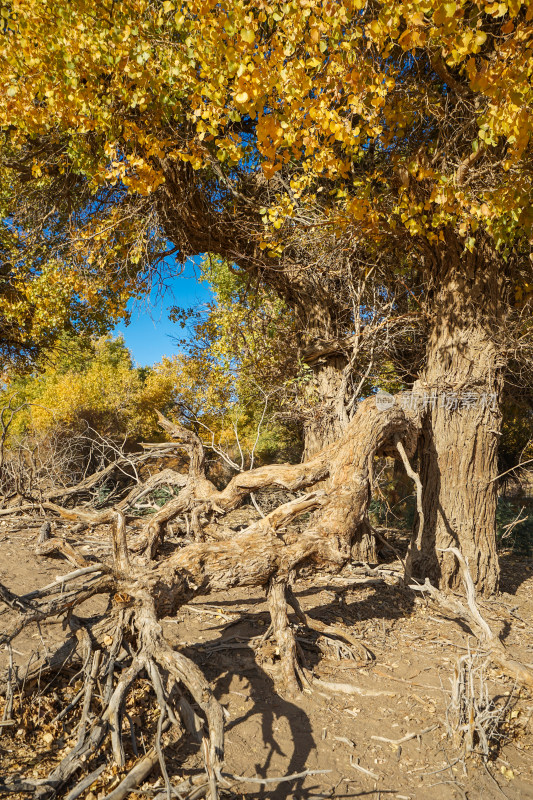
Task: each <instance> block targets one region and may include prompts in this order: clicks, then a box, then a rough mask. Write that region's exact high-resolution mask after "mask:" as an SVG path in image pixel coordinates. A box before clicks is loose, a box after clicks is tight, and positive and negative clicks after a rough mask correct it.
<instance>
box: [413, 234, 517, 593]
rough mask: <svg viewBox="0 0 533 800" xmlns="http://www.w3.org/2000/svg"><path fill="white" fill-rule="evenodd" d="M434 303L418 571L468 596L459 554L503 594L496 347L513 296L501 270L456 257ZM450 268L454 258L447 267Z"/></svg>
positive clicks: (424, 396) (422, 386) (423, 391)
mask: <svg viewBox="0 0 533 800" xmlns="http://www.w3.org/2000/svg"><path fill="white" fill-rule="evenodd" d="M445 256H446V259H447V261H446V263H445V266H444V267H443V268H442V270H441V272H440V281H439V282H440V287H439V290H438V292H437V293H436V295H435V300H434V317H433V325H432V329H431V332H430V337H429V341H428V349H427V367H426V371H425V374H424V376H423V378H422V380H420V381H419V382H418V383H417V384H416V385H415V389H414V394H415V396H416V395H418V402H419V403H423V404H425V406H426V409H427V410H426V414H425V417H424V420H423V425H422V435H421V438H420V442H419V460H420V478H421V481H422V486H423V495H422V498H423V501H422V507H423V512H424V528H423V532H422V537H421V541H420V531H418V541H417V543H416V544H415V545H414V546H413V547H412V549H411V552H410V556H409V565H408V566H409V570H410V571H411V573H412V574H413V575H414V576H415V577H420V578H425V577H429V578H430V580H431V581H432V582H434V583H437V584H438V585H439V586H440V587H441V588H448V587H452V588H455V587H458V586H459V585H460V574H459V568H458V562H457V560H456V559H455V558H454V556H453V554H451V553H442V552H440V551H441V550H443V549H445V548H448V547H451V546H454V547H458V548H459V549H460V551H461V552H462V554H463V555H464V556H465V558H467V559H468V563H469V567H470V570H471V572H472V576H473V579H474V581H475V584H476V587H477V589H478V591H480V592H483V593H484V594H491V593H493V592H494V591H495V590H496V589H497V586H498V577H499V568H498V559H497V554H496V530H495V529H496V503H497V488H496V481H495V480H494V479H495V477H496V475H497V451H498V437H499V433H500V411H499V399H500V392H501V363H500V356H499V354H498V348H497V344H496V341H495V331H496V329H497V324H498V320H499V319H500V305H501V295H502V291H503V287H502V285H501V278H500V277H499V274H498V271H497V266H498V265H497V264H496V265H495V264H494V262H490V261H489V262H488V263H487V262H486V261H485V262H484V261H483V260H481V259H480V258H479V256H478V259H477V260H476V259H475V258H474V256H473V255H472V256H468V258H466V259H464V261H462V262H460V261H459V260H458V255H457V252H456V250H453V249H452V251H451V252H449V251H448V252H447V253H446V254H445ZM443 260H444V257H443Z"/></svg>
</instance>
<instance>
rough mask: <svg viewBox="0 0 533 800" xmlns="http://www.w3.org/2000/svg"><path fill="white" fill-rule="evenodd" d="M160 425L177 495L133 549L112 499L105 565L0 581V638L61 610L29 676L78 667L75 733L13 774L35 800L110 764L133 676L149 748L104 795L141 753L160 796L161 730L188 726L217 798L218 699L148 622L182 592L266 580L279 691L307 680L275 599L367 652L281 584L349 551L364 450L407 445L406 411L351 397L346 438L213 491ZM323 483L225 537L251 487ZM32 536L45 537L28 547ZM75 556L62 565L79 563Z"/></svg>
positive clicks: (131, 777) (119, 747) (196, 460)
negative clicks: (14, 584)
mask: <svg viewBox="0 0 533 800" xmlns="http://www.w3.org/2000/svg"><path fill="white" fill-rule="evenodd" d="M162 424H163V426H164V427H165V428H166V429H167V430H169V431H170V432H171V434H172V435H173V436H174V437H175V438H176V439H177V441H178V442H180V444H182V445H183V446H184V447H186V449H187V450H188V452H189V457H190V470H189V475H188V478H187V481H186V484H185V486H184V487H183V488H182V489H181V491H180V494H179V496H178V497H177V498H174V499H172V500H170V501H169V502H168V503H167V504H166V505H165V506H164V507H163V508H162V509H161V510H160V511H158V512H157V513H156V514H154V516H153V517H152V518H151V520H150V521H149V522H148V523H147V525H146V528H145V531H144V540H143V542H142V543H141V544H142V546H139V547H137V548H136V549H137V554H135V552H134V551H133V548H131V547H128V543H127V540H126V522H127V520H126V518H125V516H124V513H123V511H124V508H125V506H124V504H123V502H121V503H120V504H119V505H120V508H116V509H115V510H114V511H112V514H113V520H114V525H113V548H112V553H113V563H112V564H110V565H108V564H94V565H90V566H83V567H82V568H80V569H77V570H75V571H73V572H72V573H70V574H69V575H68V576H64V577H63V578H62V580H61V581H56V582H54V583H52V584H50V585H49V586H47V587H44V588H43V589H41V590H40V591H37V592H32V593H30V594H28V595H25V596H23V597H16V596H15V595H13V593H10V592H9V591H8V590H3V591H2V592H1V597H2V599H4V600H5V601H6V602H7V603H8V605H9V607H10V609H11V613H12V612H14V611H16V612H17V614H18V619H17V620H16V621H15V623H14V624H13V625H12V627H11V630H9V631H8V632H7V633H5V634H3V636H2V637H1V641H2V642H3V643H5V644H8V643H10V642H11V641H12V639H13V638H14V637H15V636H16V635H17V634H18V633H19V632H20V631H21V630H22V629H23V628H24V627H25V626H26V625H28V624H30V623H31V622H37V621H40V620H43V619H45V618H46V617H50V616H65V619H66V620H67V621H68V624H69V626H70V631H71V634H70V639H69V644H68V648H67V650H68V652H67V653H66V654H65V653H59V652H57V653H56V654H54V656H53V657H52V658H51V659H48V663H46V664H44V663H41V664H40V665H38V668H39V669H40V670H41V672H40V674H42V670H43V669H48V670H50V671H52V670H54V669H56V670H57V669H60V668H61V666H62V664H65V658H66V659H67V661H69V662H70V663H71V664H75V665H76V666H77V667H78V668H79V666H80V665H81V664H85V672H84V674H85V678H84V687H83V693H78V694H79V697H77V699H76V702H74V703H73V705H72V709H71V710H70V711H69V712H68V713H69V714H70V717H69V719H72V716H74V717H76V715H77V718H78V723H77V730H76V734H75V741H73V743H72V744H71V747H70V749H69V750H68V752H67V753H66V754H65V755H64V756H63V758H62V760H61V762H60V763H59V764H58V765H57V766H56V767H55V769H54V770H53V771H52V772H51V773H50V774H49V775H48V776H47V777H45V778H42V779H37V780H36V779H32V780H29V779H26V780H25V781H23V783H24V786H25V787H26V788H25V789H24V791H28V790H31V791H33V794H34V796H35V797H37V798H42V799H43V800H44V798H47V797H49V796H51V795H53V794H56V795H57V794H61V793H62V794H63V795H64V794H65V791H66V790H68V788H69V787H71V793H73V794H72V797H73V798H74V797H76V796H77V795H76V792H78V790H79V792H81V791H83V789H80V787H81V786H85V785H86V783H85V782H84V781H85V775H84V773H85V772H89V773H96V771H97V770H98V769H99V768H100V762H101V760H105V761H110V762H113V763H114V764H115V765H116V766H117V767H118V768H119V769H124V767H125V764H126V743H125V741H124V740H123V719H124V715H125V707H126V703H127V701H128V696H129V695H130V693H131V692H132V691H133V690H134V688H135V687H136V686H137V685H139V681H142V682H146V681H148V682H149V685H150V686H151V689H152V692H153V697H154V698H155V699H154V701H153V703H154V709H157V711H158V720H159V721H158V724H157V728H156V730H155V731H153V743H152V746H153V751H150V753H151V755H150V757H149V758H148V760H146V759H147V757H143V759H140V760H139V762H138V763H137V764H136V765H134V766H133V768H130V770H129V773H128V774H127V775H126V776H124V778H123V779H122V783H119V785H118V786H117V787H115V788H114V789H113V791H112V793H111V794H110V795H109V798H113V800H117V799H118V798H121V797H123V796H125V795H124V793H125V792H126V793H127V792H128V791H131V789H130V788H129V787H133V785H134V784H135V782H136V781H140V780H142V779H143V778H142V776H143V775H145V774H147V773H146V770H148V768H149V767H150V765H154V764H156V757H157V763H159V768H160V771H161V774H162V775H163V778H164V780H165V784H166V791H167V794H168V793H169V792H170V791H171V782H172V779H171V777H170V776H169V775H168V773H167V768H166V764H165V758H164V737H165V736H168V735H173V736H178V737H179V736H183V735H189V733H187V732H189V731H195V732H197V733H199V736H200V739H201V750H202V754H203V758H204V764H205V776H202V783H201V784H198V785H197V786H196V787H194V788H193V792H194V793H195V796H196V793H198V794H197V796H198V797H199V796H204V795H207V796H209V797H210V798H216V797H217V795H218V786H219V785H220V784H221V782H222V781H223V776H222V773H221V769H222V764H223V759H224V718H223V712H222V708H221V706H220V705H219V703H218V702H217V701H216V699H215V697H214V696H213V694H212V691H211V688H210V686H209V684H208V682H207V681H206V679H205V678H204V676H203V674H202V672H201V671H200V669H199V668H198V667H197V666H196V665H195V664H194V663H193V662H192V661H191V660H190V659H189V658H187V657H186V656H185V655H183V653H180V652H179V651H177V650H174V649H173V648H172V647H171V646H170V644H169V643H168V642H167V641H166V639H165V637H164V635H163V630H162V627H161V624H160V619H161V618H163V617H165V616H167V615H176V614H177V613H179V611H180V609H181V607H182V606H183V605H184V604H186V603H187V602H188V601H190V600H191V599H192V598H194V597H196V596H199V595H208V594H209V593H210V592H211V591H213V590H217V589H224V590H226V589H228V588H230V587H235V586H262V587H264V588H265V589H266V590H267V592H268V602H269V608H270V613H271V619H272V630H273V633H274V635H275V637H276V640H277V643H278V648H279V655H280V664H281V673H282V677H283V681H284V684H285V687H286V689H287V690H288V691H291V692H296V691H298V690H299V689H300V688H302V687H303V686H305V685H306V684H307V678H306V676H305V672H304V670H303V667H302V665H301V664H300V661H299V649H298V648H299V645H298V642H297V639H296V636H295V632H294V629H293V627H292V626H291V624H290V621H289V615H288V605H291V606H292V607H293V609H294V610H295V612H296V614H297V617H298V619H299V621H300V622H301V623H302V625H307V626H308V627H310V628H311V629H314V630H316V631H319V632H320V633H321V634H322V635H326V636H332V637H333V636H334V637H340V638H342V639H344V640H345V641H348V644H349V645H350V646H351V647H353V648H354V649H355V648H359V649H360V652H361V654H362V655H364V656H366V655H367V654H366V652H365V651H364V649H363V648H361V644H360V642H359V641H358V640H356V639H355V638H353V637H350V635H349V634H347V633H345V632H344V631H340V630H339V629H337V628H335V627H334V626H328V625H325V624H324V623H320V622H319V621H317V620H312V619H307V618H306V617H305V615H304V614H303V612H302V610H301V609H300V607H299V604H298V602H297V600H296V598H295V597H294V595H293V594H292V591H291V590H290V588H289V582H290V579H291V577H292V575H293V574H294V573H295V572H297V571H298V569H300V568H301V567H302V566H306V567H308V568H312V569H315V570H322V571H337V570H339V569H340V568H341V567H342V566H344V565H345V564H346V563H347V562H348V561H349V560H350V554H351V547H352V544H353V532H354V531H356V532H357V531H364V530H366V529H367V525H368V522H367V512H368V505H369V500H370V483H371V478H372V474H371V470H372V460H373V458H374V456H375V455H378V454H383V453H386V452H396V451H395V442H396V440H397V437H398V436H400V437H401V439H402V441H403V442H404V446H405V449H406V452H409V453H411V452H412V451H413V447H414V443H415V442H416V435H417V427H416V419H414V418H411V417H409V416H408V415H407V414H406V412H405V411H404V410H403V409H402V408H401V407H400V406H399V405H395V406H392V407H391V408H389V409H387V410H385V411H381V410H379V409H378V408H377V407H376V405H375V403H374V400H373V399H372V398H371V399H369V400H366V401H363V402H362V403H361V404H360V407H359V410H358V413H357V414H356V415H355V417H354V419H353V421H352V422H351V423H350V426H349V429H348V431H347V433H346V436H345V437H344V438H343V439H342V440H341V441H340V442H338V443H337V444H336V446H335V447H330V448H327V449H325V450H324V451H322V452H321V453H319V454H318V455H317V456H315V457H314V458H313V459H312V460H311V461H310V462H307V463H305V464H298V465H278V466H269V467H261V468H259V469H255V470H252V471H250V472H247V473H242V474H239V475H237V476H236V477H235V478H233V480H232V481H230V483H229V484H228V486H227V487H226V488H225V489H224V490H222V491H219V490H217V489H216V487H215V486H214V485H213V484H212V483H211V482H210V481H209V480H208V479H207V478H206V477H205V473H204V455H203V448H202V446H201V443H200V441H199V440H198V439H197V437H195V436H194V434H192V433H190V432H188V431H185V432H184V431H181V429H178V428H176V426H174V425H172V423H170V422H168V421H167V420H164V418H162ZM323 481H326V483H325V485H324V487H323V488H322V487H321V489H320V491H311V492H309V493H308V494H305V495H303V496H297V497H295V498H294V499H293V500H291V501H290V502H288V503H285V504H284V505H282V506H280V507H279V508H277V509H275V510H274V511H272V512H271V513H269V514H267V515H266V516H264V517H263V518H261V519H259V520H257V521H256V522H253V523H252V524H251V525H249V526H248V527H247V528H246V529H245V530H243V531H241V532H239V533H233V535H231V538H227V537H228V530H227V526H224V522H223V518H224V515H225V514H226V513H227V512H228V511H230V510H232V509H234V508H236V507H237V506H238V505H239V503H241V502H242V500H243V499H244V498H245V497H246V496H248V495H249V493H250V492H251V491H254V490H256V489H258V488H261V487H268V486H278V487H283V488H285V489H290V490H291V491H292V492H296V491H301V490H302V489H305V488H307V487H312V486H313V485H314V484H316V483H318V482H323ZM145 488H146V487H145ZM137 496H138V495H137ZM193 512H195V519H196V523H195V524H196V530H195V532H194V533H195V538H196V541H195V542H193V543H191V544H187V545H184V546H183V547H181V548H178V549H177V550H175V551H174V552H173V554H172V555H170V556H167V557H166V558H164V559H162V560H160V561H158V562H156V561H155V560H154V557H155V555H156V554H157V552H158V549H159V547H160V544H161V541H162V538H163V534H164V527H165V525H166V523H167V522H168V521H169V520H171V519H172V518H173V517H174V516H176V515H184V514H189V515H191V514H193ZM74 513H75V512H74ZM105 513H106V514H110V513H111V511H110V510H107V511H106V512H105ZM303 514H306V515H310V516H309V518H308V519H307V521H306V527H305V528H304V530H303V532H301V533H299V532H297V531H296V530H293V529H291V528H290V526H289V527H288V525H289V522H291V521H292V520H294V519H295V518H296V517H298V516H301V515H303ZM203 518H206V519H207V520H208V521H209V522H210V524H211V525H212V526H214V528H215V529H218V530H219V532H220V536H219V537H217V540H215V541H212V540H211V541H201V540H202V539H204V538H205V533H204V531H203V529H202V526H203V522H202V520H203ZM219 520H220V521H219ZM46 536H47V534H45V535H44V537H43V538H45V539H46ZM47 541H48V542H50V541H52V540H50V539H48V540H47ZM60 541H61V540H60ZM43 544H46V542H41V543H40V545H39V546H42V545H43ZM59 551H60V552H61V553H63V555H66V556H67V557H69V555H71V554H70V552H69V550H68V549H67V550H65V549H64V548H61V547H60V548H59ZM75 556H76V559H77V554H75ZM76 559H75V563H76V564H78V563H80V562H78V561H77V560H76ZM71 560H72V556H71ZM97 594H103V595H106V596H107V597H108V598H109V610H108V612H107V614H105V615H104V616H103V617H102V618H101V619H99V620H83V619H82V618H81V617H78V616H76V614H75V613H74V612H75V609H76V607H77V606H78V605H80V603H82V602H84V601H85V600H86V599H88V598H89V597H92V596H94V595H97ZM82 653H83V655H82ZM61 658H63V661H61ZM36 666H37V665H36ZM33 674H34V675H36V674H37V673H36V672H35V671H34V673H33ZM96 684H98V685H99V686H100V687H101V690H100V691H99V692H96V691H95V686H96ZM76 780H77V783H75V781H76ZM73 782H74V783H75V786H74V787H72V784H73ZM0 786H1V788H3V789H4V790H5V791H22V790H23V789H22V788H21V782H20V781H17V780H15V779H11V780H10V779H6V780H5V781H4V783H3V784H0ZM28 787H29V789H28Z"/></svg>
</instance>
